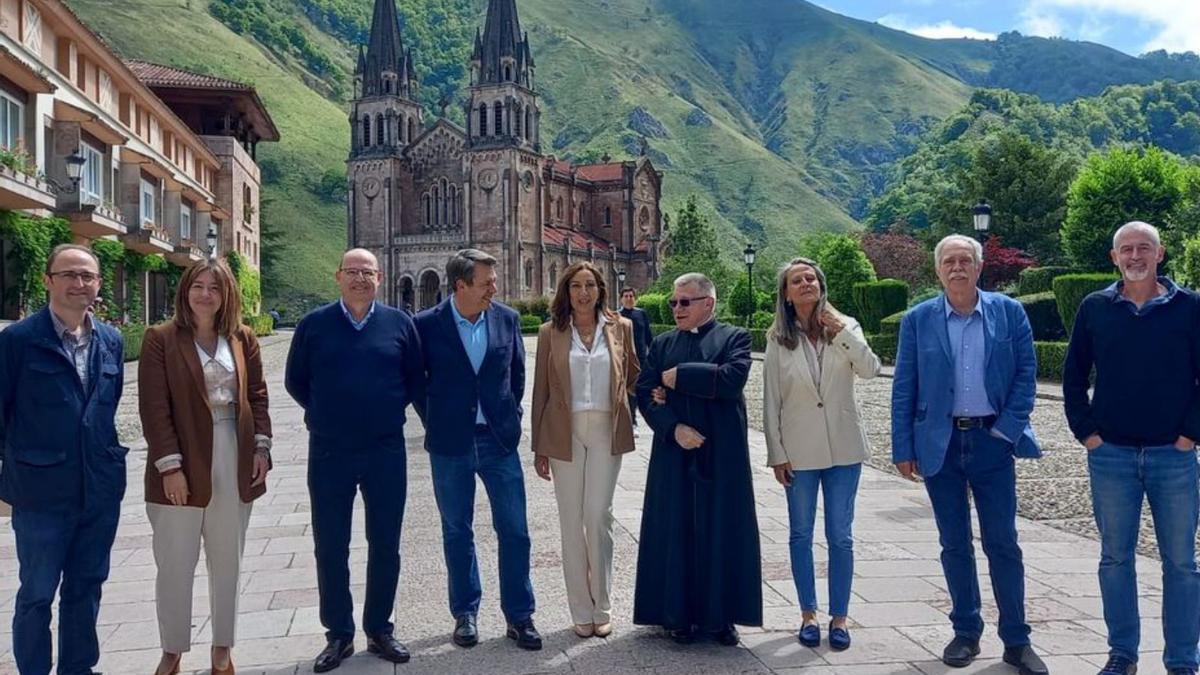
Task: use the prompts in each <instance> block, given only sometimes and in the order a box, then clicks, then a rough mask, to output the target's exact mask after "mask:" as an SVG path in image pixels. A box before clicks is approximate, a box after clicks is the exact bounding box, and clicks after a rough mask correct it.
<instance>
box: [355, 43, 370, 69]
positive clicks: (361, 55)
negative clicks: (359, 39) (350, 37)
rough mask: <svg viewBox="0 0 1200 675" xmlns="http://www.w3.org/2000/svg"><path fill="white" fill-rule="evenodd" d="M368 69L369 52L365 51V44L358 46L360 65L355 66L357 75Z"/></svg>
mask: <svg viewBox="0 0 1200 675" xmlns="http://www.w3.org/2000/svg"><path fill="white" fill-rule="evenodd" d="M366 71H367V54H366V52H364V51H363V46H362V45H361V44H360V45H359V46H358V65H357V66H355V67H354V74H355V75H359V76H361V75H363V74H364V73H365V72H366Z"/></svg>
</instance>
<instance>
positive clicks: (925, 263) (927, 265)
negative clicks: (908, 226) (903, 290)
mask: <svg viewBox="0 0 1200 675" xmlns="http://www.w3.org/2000/svg"><path fill="white" fill-rule="evenodd" d="M861 244H862V249H863V252H864V253H866V254H867V259H868V260H870V261H871V266H872V267H874V268H875V274H877V275H879V277H880V278H881V279H899V280H901V281H905V282H907V283H908V286H909V288H913V289H917V288H923V287H925V286H928V285H930V284H933V283H934V282H935V281H936V279H937V277H936V276H935V275H934V271H933V254H932V253H930V252H929V250H928V249H926V248H925V247H924V246H922V245H921V242H919V241H917V239H916V237H913V236H912V235H908V234H900V233H898V232H887V233H882V234H878V233H868V234H864V235H863V236H862V239H861Z"/></svg>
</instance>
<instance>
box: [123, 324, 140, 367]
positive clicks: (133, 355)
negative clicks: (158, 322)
mask: <svg viewBox="0 0 1200 675" xmlns="http://www.w3.org/2000/svg"><path fill="white" fill-rule="evenodd" d="M118 330H120V331H121V337H122V338H124V339H125V360H126V361H137V360H138V358H139V357H141V355H142V340H143V339H144V338H145V337H146V327H145V326H143V325H142V324H140V323H127V324H125V325H124V326H119V327H118Z"/></svg>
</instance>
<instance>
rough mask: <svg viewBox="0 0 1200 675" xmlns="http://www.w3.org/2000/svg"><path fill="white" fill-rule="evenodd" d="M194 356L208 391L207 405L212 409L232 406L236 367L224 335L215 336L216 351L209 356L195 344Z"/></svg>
mask: <svg viewBox="0 0 1200 675" xmlns="http://www.w3.org/2000/svg"><path fill="white" fill-rule="evenodd" d="M196 355H197V356H199V357H200V366H201V368H202V369H203V370H204V386H205V389H206V390H207V391H208V405H209V406H210V407H212V408H214V409H216V408H218V407H220V406H224V405H232V404H233V402H234V400H235V399H236V398H237V366H235V365H234V363H233V351H232V350H231V349H230V348H229V340H226V339H225V336H224V335H218V336H217V350H216V352H215V353H214V354H212V355H211V356H210V355H209V354H208V352H206V351H204V348H203V347H201V346H200V343H199V342H197V343H196Z"/></svg>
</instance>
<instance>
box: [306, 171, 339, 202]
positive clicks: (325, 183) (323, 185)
mask: <svg viewBox="0 0 1200 675" xmlns="http://www.w3.org/2000/svg"><path fill="white" fill-rule="evenodd" d="M313 192H314V193H316V195H317V196H318V197H320V198H321V201H323V202H327V203H330V204H337V203H345V201H346V172H345V170H341V169H328V170H326V171H325V173H323V174H321V177H320V178H319V179H318V180H317V184H316V185H315V186H314V187H313Z"/></svg>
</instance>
